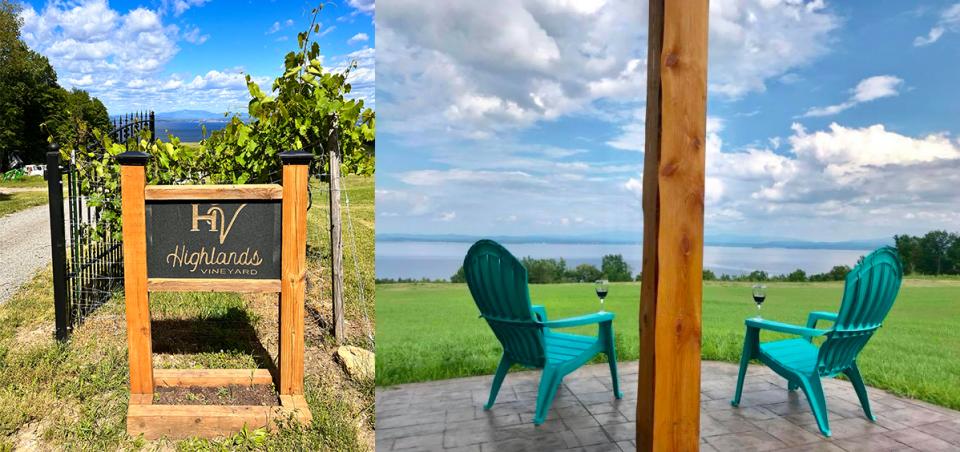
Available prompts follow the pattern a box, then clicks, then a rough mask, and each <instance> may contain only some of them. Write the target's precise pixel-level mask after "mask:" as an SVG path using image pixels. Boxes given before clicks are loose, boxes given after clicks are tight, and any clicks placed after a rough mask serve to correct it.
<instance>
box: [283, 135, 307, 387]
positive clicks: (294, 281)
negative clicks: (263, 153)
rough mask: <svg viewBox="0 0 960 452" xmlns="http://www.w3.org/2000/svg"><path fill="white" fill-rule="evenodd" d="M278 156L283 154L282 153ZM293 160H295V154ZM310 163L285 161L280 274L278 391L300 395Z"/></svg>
mask: <svg viewBox="0 0 960 452" xmlns="http://www.w3.org/2000/svg"><path fill="white" fill-rule="evenodd" d="M281 158H284V157H283V154H281ZM292 159H293V161H294V162H297V161H298V160H297V158H296V156H293V158H292ZM308 169H309V166H308V165H306V164H295V163H289V164H288V163H287V162H284V165H283V207H282V209H281V210H282V216H283V223H282V224H283V227H284V229H283V236H282V239H281V241H282V245H281V257H280V260H281V263H280V269H281V277H280V281H281V282H280V353H279V355H280V356H279V358H278V364H277V367H279V370H280V372H279V373H280V381H279V384H278V385H277V386H278V389H279V392H280V394H285V395H298V394H303V352H304V343H303V313H304V298H305V296H306V279H307V248H306V243H307V183H308V182H309V173H308Z"/></svg>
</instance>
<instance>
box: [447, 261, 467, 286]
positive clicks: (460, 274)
mask: <svg viewBox="0 0 960 452" xmlns="http://www.w3.org/2000/svg"><path fill="white" fill-rule="evenodd" d="M450 282H452V283H465V282H467V274H466V272H464V271H463V265H461V266H460V269H458V270H457V272H456V273H454V274H453V276H451V277H450Z"/></svg>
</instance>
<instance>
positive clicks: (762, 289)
mask: <svg viewBox="0 0 960 452" xmlns="http://www.w3.org/2000/svg"><path fill="white" fill-rule="evenodd" d="M766 299H767V286H765V285H763V284H754V285H753V302H754V303H756V304H757V318H758V319H762V318H763V317H760V306H761V305H763V301H764V300H766Z"/></svg>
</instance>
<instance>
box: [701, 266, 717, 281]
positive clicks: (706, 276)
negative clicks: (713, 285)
mask: <svg viewBox="0 0 960 452" xmlns="http://www.w3.org/2000/svg"><path fill="white" fill-rule="evenodd" d="M703 280H704V281H716V280H717V275H716V274H715V273H714V272H713V270H708V269H706V268H705V269H703Z"/></svg>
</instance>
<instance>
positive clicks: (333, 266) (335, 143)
mask: <svg viewBox="0 0 960 452" xmlns="http://www.w3.org/2000/svg"><path fill="white" fill-rule="evenodd" d="M327 149H328V150H329V156H330V250H331V251H330V253H331V256H330V280H331V281H332V284H331V295H332V298H333V337H334V339H336V341H337V343H343V341H344V340H345V339H346V333H345V332H344V328H343V241H342V238H343V235H342V232H341V230H340V224H341V223H340V133H339V131H338V129H337V126H336V125H334V127H333V131H331V132H330V141H329V143H328V144H327Z"/></svg>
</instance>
